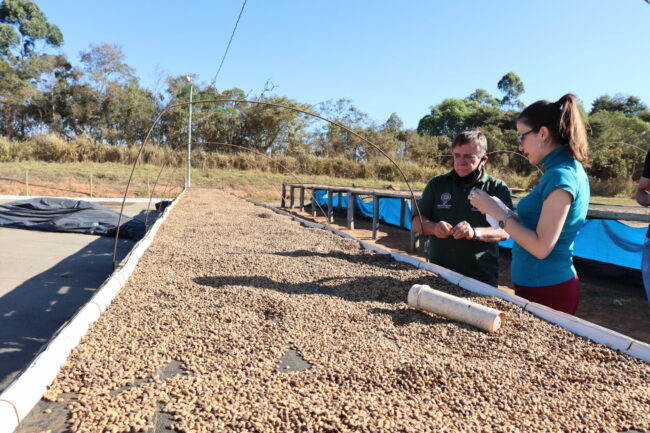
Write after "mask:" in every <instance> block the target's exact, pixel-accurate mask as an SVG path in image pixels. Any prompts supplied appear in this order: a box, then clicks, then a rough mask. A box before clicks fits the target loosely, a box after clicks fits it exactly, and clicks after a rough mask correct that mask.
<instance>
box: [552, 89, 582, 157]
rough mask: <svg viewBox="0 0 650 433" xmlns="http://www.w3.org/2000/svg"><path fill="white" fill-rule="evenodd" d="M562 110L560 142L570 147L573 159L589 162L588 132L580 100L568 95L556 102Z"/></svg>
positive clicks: (559, 127) (559, 131) (559, 128)
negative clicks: (580, 107) (581, 112)
mask: <svg viewBox="0 0 650 433" xmlns="http://www.w3.org/2000/svg"><path fill="white" fill-rule="evenodd" d="M555 105H556V106H557V107H558V108H559V109H560V113H561V114H560V121H559V125H558V137H557V138H558V141H560V142H561V143H562V144H565V145H567V146H569V148H570V149H571V153H572V154H573V157H574V158H575V159H577V160H578V161H580V162H585V161H586V160H587V151H588V144H587V130H586V129H585V124H584V122H583V121H582V116H581V115H580V110H579V109H578V98H576V96H575V95H573V94H571V93H567V94H566V95H564V96H562V97H561V98H560V99H558V100H557V102H555Z"/></svg>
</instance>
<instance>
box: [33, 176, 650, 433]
mask: <svg viewBox="0 0 650 433" xmlns="http://www.w3.org/2000/svg"><path fill="white" fill-rule="evenodd" d="M413 284H427V285H429V286H431V287H433V288H435V289H438V290H443V291H446V292H449V293H451V294H453V295H456V296H463V297H467V298H469V299H471V300H473V301H475V302H478V303H481V304H483V305H487V306H490V307H493V308H497V309H499V310H502V311H504V312H506V314H507V318H506V321H505V323H504V325H503V327H502V328H501V329H499V331H498V332H496V333H494V334H487V333H485V332H482V331H480V330H478V329H476V328H473V327H471V326H470V325H467V324H463V323H458V322H453V321H450V320H447V319H445V318H443V317H437V316H434V315H431V314H427V313H423V312H420V311H415V310H413V309H411V308H409V307H408V306H407V305H406V299H407V293H408V290H409V288H410V287H411V286H412V285H413ZM288 351H293V352H294V353H297V354H299V356H300V357H302V358H303V359H304V361H306V362H307V363H309V364H307V365H308V366H309V368H306V369H303V370H301V371H295V370H292V369H286V370H285V368H287V367H283V368H280V367H279V365H280V361H281V359H282V358H283V356H284V355H285V354H286V353H287V352H288ZM171 362H177V363H180V365H181V367H182V368H183V369H184V370H185V374H182V375H175V376H173V377H167V378H165V377H161V376H159V375H156V374H155V373H154V372H155V371H156V370H159V369H160V368H161V367H163V366H165V365H167V364H169V363H171ZM649 384H650V366H649V365H648V364H646V363H644V362H642V361H639V360H636V359H634V358H631V357H629V356H627V355H622V354H619V353H617V352H615V351H613V350H611V349H608V348H606V347H605V346H602V345H599V344H595V343H592V342H590V341H588V340H585V339H583V338H580V337H577V336H575V335H573V334H571V333H570V332H568V331H566V330H563V329H561V328H558V327H556V326H554V325H551V324H549V323H547V322H544V321H543V320H540V319H538V318H536V317H534V316H532V315H530V314H528V313H525V312H523V311H522V310H521V309H520V308H518V307H516V306H514V305H511V304H509V303H507V302H505V301H502V300H499V299H496V298H490V297H482V296H478V295H474V294H472V293H469V292H466V291H464V290H462V289H460V288H459V287H456V286H453V285H451V284H449V283H447V282H446V281H445V280H443V279H442V278H439V277H437V276H435V275H433V274H430V273H428V272H425V271H422V270H418V269H416V268H414V267H412V266H410V265H407V264H403V263H398V262H395V261H393V260H392V259H391V258H390V256H387V255H382V254H375V253H370V252H367V251H365V250H363V249H361V248H360V247H359V244H358V243H357V242H355V241H352V240H347V239H343V238H340V237H337V236H336V235H333V234H331V233H329V232H326V231H323V230H318V229H309V228H305V227H303V226H301V225H300V224H298V223H296V222H293V221H291V220H290V219H289V218H287V217H285V216H281V215H277V214H275V213H273V212H272V211H270V210H267V209H264V208H262V207H258V206H254V205H252V204H250V203H248V202H245V201H242V200H240V199H237V198H235V197H233V196H230V195H228V194H226V193H224V192H221V191H215V190H200V189H192V190H191V191H189V192H188V193H187V194H186V195H185V196H184V197H183V198H182V199H181V202H180V203H178V205H177V206H176V207H175V208H174V209H173V211H172V213H171V215H170V216H169V218H168V219H167V221H166V222H165V224H164V225H163V226H162V228H161V230H160V231H159V232H158V234H157V235H156V239H155V241H154V243H153V244H152V246H151V248H150V249H149V250H148V252H147V253H146V254H145V255H144V256H143V258H142V259H141V261H140V263H139V264H138V266H137V268H136V270H135V272H134V274H133V275H132V277H131V278H130V280H129V282H128V283H127V285H126V287H125V288H124V289H122V291H121V292H120V293H119V294H118V296H117V297H116V299H115V300H114V301H113V303H112V304H111V306H110V307H109V309H108V310H107V311H106V312H105V313H104V314H103V315H102V317H101V318H100V319H99V320H98V321H97V322H95V324H94V325H93V326H92V327H91V329H90V331H89V332H88V334H87V335H86V336H85V337H84V338H83V340H82V342H81V344H80V345H79V346H78V347H77V348H76V349H75V350H74V351H73V353H72V354H71V356H70V357H69V359H68V361H67V363H66V364H65V365H64V367H63V369H62V370H61V372H60V374H59V375H58V377H57V379H56V381H55V382H54V383H53V384H52V386H51V387H50V389H49V390H48V391H47V393H46V395H45V398H46V399H50V400H56V399H57V398H60V395H61V394H62V393H74V394H75V395H76V398H74V399H72V401H71V402H70V403H69V405H68V407H67V409H68V411H69V414H70V415H69V419H68V425H69V428H70V430H71V431H75V432H126V431H153V429H154V420H155V417H156V413H157V412H159V411H163V412H166V413H167V414H169V416H170V419H172V420H173V422H172V424H171V426H170V427H171V428H173V429H175V430H178V431H182V432H299V431H300V432H414V433H415V432H418V433H419V432H457V431H460V432H479V431H481V432H607V431H622V430H626V429H644V428H645V429H650V385H649Z"/></svg>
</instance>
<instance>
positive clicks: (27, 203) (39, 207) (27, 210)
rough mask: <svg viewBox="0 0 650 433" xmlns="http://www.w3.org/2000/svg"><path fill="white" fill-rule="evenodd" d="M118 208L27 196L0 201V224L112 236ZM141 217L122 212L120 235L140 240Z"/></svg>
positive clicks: (79, 201) (21, 227) (142, 228)
mask: <svg viewBox="0 0 650 433" xmlns="http://www.w3.org/2000/svg"><path fill="white" fill-rule="evenodd" d="M118 216H119V212H116V211H114V210H112V209H108V208H107V207H104V206H102V205H100V204H97V203H91V202H87V201H83V200H71V199H63V198H53V197H40V198H38V197H37V198H31V199H27V200H18V201H12V202H10V203H5V204H0V227H10V228H19V229H28V230H40V231H48V232H71V233H84V234H90V235H98V236H115V231H116V229H117V220H118ZM145 232H146V230H145V226H144V223H143V222H142V221H138V220H136V219H133V218H129V217H127V216H126V215H122V219H121V220H120V238H124V239H133V240H136V241H137V240H140V239H141V238H142V237H143V236H144V234H145Z"/></svg>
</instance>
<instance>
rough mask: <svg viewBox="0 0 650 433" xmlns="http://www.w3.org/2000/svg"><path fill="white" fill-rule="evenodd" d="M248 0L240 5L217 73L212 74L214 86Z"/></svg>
mask: <svg viewBox="0 0 650 433" xmlns="http://www.w3.org/2000/svg"><path fill="white" fill-rule="evenodd" d="M247 1H248V0H244V3H243V4H242V5H241V10H240V11H239V16H238V17H237V21H236V22H235V27H234V28H233V29H232V34H231V35H230V40H229V41H228V45H227V46H226V51H224V53H223V57H222V58H221V63H220V64H219V69H217V73H216V74H215V75H214V78H213V79H212V83H211V84H212V86H214V83H216V82H217V77H218V76H219V72H221V68H222V67H223V63H224V61H225V60H226V56H227V55H228V50H229V49H230V44H231V43H232V39H233V38H234V37H235V32H236V31H237V26H238V25H239V20H240V19H241V16H242V14H243V13H244V8H245V7H246V2H247Z"/></svg>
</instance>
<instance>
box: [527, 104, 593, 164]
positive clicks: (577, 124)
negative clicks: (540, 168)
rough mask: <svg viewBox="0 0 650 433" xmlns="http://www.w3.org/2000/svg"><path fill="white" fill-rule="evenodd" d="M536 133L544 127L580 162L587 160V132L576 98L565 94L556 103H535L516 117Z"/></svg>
mask: <svg viewBox="0 0 650 433" xmlns="http://www.w3.org/2000/svg"><path fill="white" fill-rule="evenodd" d="M517 120H518V121H519V120H521V121H523V122H524V123H526V124H527V125H528V126H530V127H531V128H533V129H534V130H536V131H539V129H540V128H541V127H542V126H546V127H547V128H548V130H549V131H550V132H551V134H552V136H553V139H554V140H555V141H556V142H557V143H558V144H561V145H563V146H566V147H568V148H569V150H570V152H571V154H572V155H573V157H574V158H575V159H577V160H578V161H580V162H585V161H586V160H587V151H588V147H589V146H588V144H587V131H586V129H585V124H584V122H583V121H582V116H581V114H580V110H579V109H578V98H577V97H576V96H575V95H573V94H571V93H567V94H566V95H564V96H562V97H561V98H560V99H558V100H557V101H556V102H550V101H546V100H541V101H537V102H535V103H533V104H531V105H529V106H528V107H526V108H525V109H524V110H523V111H522V112H521V113H520V114H519V116H518V117H517Z"/></svg>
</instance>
